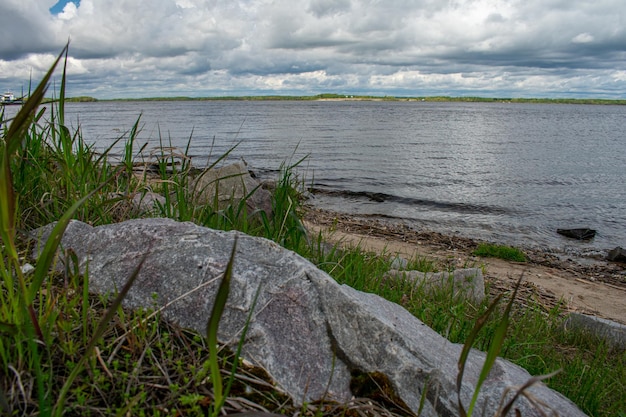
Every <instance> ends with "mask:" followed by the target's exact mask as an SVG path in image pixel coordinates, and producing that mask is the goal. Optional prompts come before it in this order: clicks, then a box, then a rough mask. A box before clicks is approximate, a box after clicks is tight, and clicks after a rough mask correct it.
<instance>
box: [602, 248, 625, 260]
mask: <svg viewBox="0 0 626 417" xmlns="http://www.w3.org/2000/svg"><path fill="white" fill-rule="evenodd" d="M606 259H607V260H609V261H611V262H622V263H626V250H625V249H623V248H621V247H619V246H618V247H616V248H615V249H613V250H612V251H610V252H609V254H608V255H607V257H606Z"/></svg>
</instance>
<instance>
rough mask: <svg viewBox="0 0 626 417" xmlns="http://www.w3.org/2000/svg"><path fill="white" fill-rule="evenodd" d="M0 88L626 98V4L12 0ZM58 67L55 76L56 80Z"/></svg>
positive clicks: (76, 92) (3, 11)
mask: <svg viewBox="0 0 626 417" xmlns="http://www.w3.org/2000/svg"><path fill="white" fill-rule="evenodd" d="M0 32H1V39H2V41H1V42H0V89H2V90H3V92H4V90H12V91H13V92H14V93H15V92H18V93H19V92H20V91H21V90H23V89H27V88H28V85H29V80H31V79H32V80H34V81H36V80H38V79H40V78H41V77H42V76H43V74H44V73H45V72H46V70H47V69H48V68H49V66H50V65H51V63H52V62H53V61H54V58H55V57H56V56H57V55H58V54H59V52H60V51H61V50H62V48H63V47H64V45H65V44H66V43H67V42H68V40H69V41H70V49H69V59H68V62H67V74H68V91H67V95H68V96H82V95H85V96H92V97H96V98H100V99H107V98H133V97H134V98H141V97H166V96H169V97H172V96H189V97H207V96H228V95H266V94H279V95H315V94H320V93H338V94H363V95H376V96H385V95H390V96H436V95H444V96H480V97H548V98H586V97H593V98H613V99H625V98H626V1H624V0H150V1H140V0H81V1H78V0H77V1H75V2H74V1H67V0H61V1H58V3H57V0H2V2H0ZM58 74H60V73H57V76H56V77H57V78H56V79H58V78H59V77H60V75H58Z"/></svg>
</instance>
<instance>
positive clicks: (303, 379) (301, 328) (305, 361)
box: [37, 219, 584, 417]
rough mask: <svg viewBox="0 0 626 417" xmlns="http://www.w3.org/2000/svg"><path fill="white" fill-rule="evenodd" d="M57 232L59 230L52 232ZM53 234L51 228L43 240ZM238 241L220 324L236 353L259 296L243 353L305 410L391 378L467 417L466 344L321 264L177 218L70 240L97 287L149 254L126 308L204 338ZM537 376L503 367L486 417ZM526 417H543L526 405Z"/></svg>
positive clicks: (522, 404) (412, 395) (413, 404)
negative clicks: (462, 359)
mask: <svg viewBox="0 0 626 417" xmlns="http://www.w3.org/2000/svg"><path fill="white" fill-rule="evenodd" d="M47 230H49V228H48V229H47ZM37 232H38V234H39V235H40V236H42V237H45V234H46V229H43V230H39V231H37ZM235 236H238V243H237V252H236V258H235V262H234V271H233V278H232V282H231V293H230V297H229V301H228V303H227V306H226V310H225V312H224V315H223V318H222V321H221V323H220V332H219V337H220V339H221V340H222V341H223V342H225V343H227V344H229V345H231V346H234V345H236V343H237V342H238V339H239V338H240V337H241V330H242V328H243V325H244V322H245V320H246V317H247V316H248V313H249V311H250V309H251V308H252V304H253V299H254V297H255V293H256V292H257V290H259V291H260V293H259V297H258V303H257V306H256V310H255V311H254V315H253V320H252V323H251V325H250V329H249V331H248V333H247V336H246V339H245V345H244V350H243V356H244V358H246V359H247V360H249V361H251V362H253V363H256V364H258V365H260V366H261V367H263V368H265V369H266V370H267V371H268V373H269V374H270V375H271V376H272V377H273V378H274V380H275V381H276V383H277V384H278V385H279V386H280V387H281V388H282V389H284V390H285V391H286V392H287V393H289V394H290V395H291V397H292V398H293V401H294V402H295V403H296V404H301V403H303V402H308V401H315V400H319V399H325V400H331V399H332V400H337V401H348V400H349V399H350V398H351V397H352V396H353V393H352V392H351V388H350V382H351V379H352V375H354V374H363V373H366V374H373V373H376V374H383V375H385V376H386V377H387V378H388V380H389V382H390V383H391V386H392V388H393V390H395V393H396V394H397V395H398V396H399V397H400V398H401V399H402V401H404V403H405V404H406V405H407V406H408V407H409V408H410V409H412V410H413V411H414V412H415V411H417V410H418V409H419V407H420V399H421V397H422V392H425V395H424V398H425V403H424V408H423V410H422V415H423V416H456V415H458V409H457V399H456V388H455V387H456V376H457V372H458V370H457V361H458V358H459V355H460V353H461V349H462V347H461V346H460V345H457V344H453V343H450V342H449V341H447V340H446V339H445V338H443V337H441V336H440V335H439V334H437V333H436V332H434V331H433V330H432V329H430V328H429V327H427V326H426V325H424V323H422V322H421V321H419V320H418V319H416V318H415V317H414V316H412V315H411V314H410V313H408V312H407V311H406V310H405V309H404V308H402V307H400V306H399V305H396V304H393V303H390V302H388V301H386V300H384V299H382V298H380V297H378V296H376V295H373V294H366V293H363V292H359V291H356V290H354V289H353V288H350V287H348V286H345V285H339V284H337V282H336V281H334V280H333V279H332V278H331V277H330V276H328V275H327V274H326V273H324V272H322V271H320V270H319V269H317V268H316V267H315V266H314V265H313V264H311V263H310V262H308V261H307V260H305V259H303V258H302V257H300V256H298V255H297V254H295V253H293V252H291V251H288V250H286V249H284V248H281V247H280V246H278V245H276V244H275V243H273V242H270V241H268V240H265V239H261V238H253V237H250V236H247V235H244V234H239V233H237V232H229V233H226V232H220V231H215V230H211V229H207V228H203V227H199V226H196V225H194V224H192V223H177V222H175V221H172V220H168V219H142V220H130V221H127V222H124V223H119V224H113V225H108V226H100V227H95V228H92V227H91V226H88V225H86V224H84V223H80V222H72V223H71V224H70V226H69V228H68V230H67V232H66V235H65V236H64V238H63V240H62V245H63V246H64V247H65V248H72V249H73V250H74V252H75V253H76V254H77V256H78V258H79V260H80V262H81V264H82V265H83V266H85V265H86V264H89V281H90V289H91V290H92V291H95V292H98V293H108V292H112V291H115V290H116V289H119V288H121V287H122V286H123V285H124V282H125V280H126V279H127V277H128V276H129V275H130V274H131V271H132V270H133V269H134V268H135V267H136V266H137V264H138V262H139V260H140V259H141V258H142V257H143V256H144V255H146V254H147V255H148V257H147V259H146V261H145V263H144V265H143V268H142V270H141V272H140V274H139V277H138V279H137V281H136V283H135V285H134V286H133V288H132V289H131V291H130V292H129V294H128V296H127V298H126V300H125V303H126V305H127V306H129V307H139V306H143V307H158V306H164V305H167V304H169V306H168V307H167V308H166V309H165V310H164V312H163V314H164V315H165V317H166V318H168V319H170V320H173V321H175V322H177V323H179V324H180V325H182V326H185V327H189V328H192V329H195V330H197V331H199V332H204V331H205V328H206V322H207V320H208V317H209V314H210V311H211V307H212V305H213V300H214V294H215V291H216V289H217V286H218V281H219V279H220V277H221V275H222V273H223V272H224V270H225V268H226V265H227V263H228V260H229V257H230V253H231V249H232V246H233V242H234V240H235ZM484 357H485V355H484V354H483V353H481V352H478V351H473V352H472V353H471V354H470V357H469V360H468V363H467V366H466V373H465V378H464V381H463V385H462V390H461V397H462V400H463V402H464V403H465V404H468V403H469V400H470V398H471V396H472V393H473V391H474V384H475V382H476V380H477V378H478V374H479V372H480V369H481V367H482V364H483V361H484ZM528 378H530V375H529V374H528V373H527V372H526V371H525V370H523V369H522V368H520V367H518V366H516V365H513V364H511V363H509V362H507V361H505V360H498V361H497V362H496V364H495V366H494V368H493V370H492V371H491V374H490V376H489V377H488V378H487V380H486V381H485V384H484V386H483V388H482V390H481V395H480V397H479V402H478V407H477V409H476V410H475V411H476V412H477V414H476V415H493V414H494V411H495V410H496V409H497V407H498V404H499V402H500V399H501V397H502V396H503V395H509V396H510V395H512V394H511V393H508V394H506V392H507V391H506V390H507V388H510V387H515V386H520V385H522V384H523V383H524V382H526V380H527V379H528ZM532 394H533V396H534V397H535V398H537V399H538V400H541V401H542V402H544V403H545V404H549V405H550V406H551V407H553V408H554V409H555V410H557V411H558V413H559V414H560V415H562V416H574V417H575V416H583V415H584V414H583V413H582V412H581V411H580V410H578V408H576V406H575V405H573V404H572V403H571V402H570V401H569V400H568V399H566V398H565V397H563V396H562V395H560V394H558V393H556V392H554V391H552V390H550V389H548V388H547V387H545V386H544V385H539V386H537V387H535V388H533V389H532ZM516 406H517V408H519V409H520V410H521V411H522V415H523V416H539V415H542V414H541V413H540V412H539V411H537V410H536V409H535V408H534V407H533V406H532V405H531V404H530V403H529V402H528V400H526V399H519V400H518V402H517V404H516Z"/></svg>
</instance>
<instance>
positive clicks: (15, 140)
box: [5, 43, 69, 154]
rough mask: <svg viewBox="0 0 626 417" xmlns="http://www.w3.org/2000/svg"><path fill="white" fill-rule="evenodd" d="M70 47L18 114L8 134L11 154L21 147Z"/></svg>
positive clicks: (62, 52)
mask: <svg viewBox="0 0 626 417" xmlns="http://www.w3.org/2000/svg"><path fill="white" fill-rule="evenodd" d="M68 47H69V43H68V44H66V45H65V48H63V51H61V53H60V54H59V56H58V57H57V59H56V60H55V61H54V63H53V64H52V66H51V67H50V69H49V70H48V72H47V73H46V75H45V76H44V77H43V79H42V80H41V82H40V83H39V85H38V86H37V88H36V89H35V91H33V93H32V94H31V96H30V97H29V98H28V100H26V102H25V103H24V105H23V106H22V108H21V109H20V111H19V112H18V113H17V115H16V116H15V118H14V119H13V122H12V123H11V126H10V127H9V130H8V131H7V134H6V138H5V141H6V147H7V151H8V153H9V154H12V153H13V152H15V150H16V149H17V148H18V147H19V145H20V143H21V141H22V138H23V137H24V134H25V133H26V131H27V130H28V128H29V127H30V122H31V121H32V120H33V117H34V115H35V113H36V110H37V107H39V105H40V104H41V102H42V101H43V99H44V95H45V94H46V90H47V89H48V82H49V81H50V78H51V77H52V74H53V72H54V69H55V68H56V66H57V64H58V63H59V61H60V60H61V58H62V57H63V55H64V54H65V53H66V51H67V49H68Z"/></svg>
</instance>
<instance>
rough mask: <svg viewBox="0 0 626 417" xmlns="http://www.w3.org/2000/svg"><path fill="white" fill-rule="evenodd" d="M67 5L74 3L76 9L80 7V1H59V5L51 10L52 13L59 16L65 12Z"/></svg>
mask: <svg viewBox="0 0 626 417" xmlns="http://www.w3.org/2000/svg"><path fill="white" fill-rule="evenodd" d="M67 3H74V4H75V5H76V7H78V6H79V5H80V0H59V1H58V2H57V4H55V5H54V6H52V7H51V8H50V13H52V14H59V13H61V12H62V11H63V8H64V7H65V5H66V4H67Z"/></svg>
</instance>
